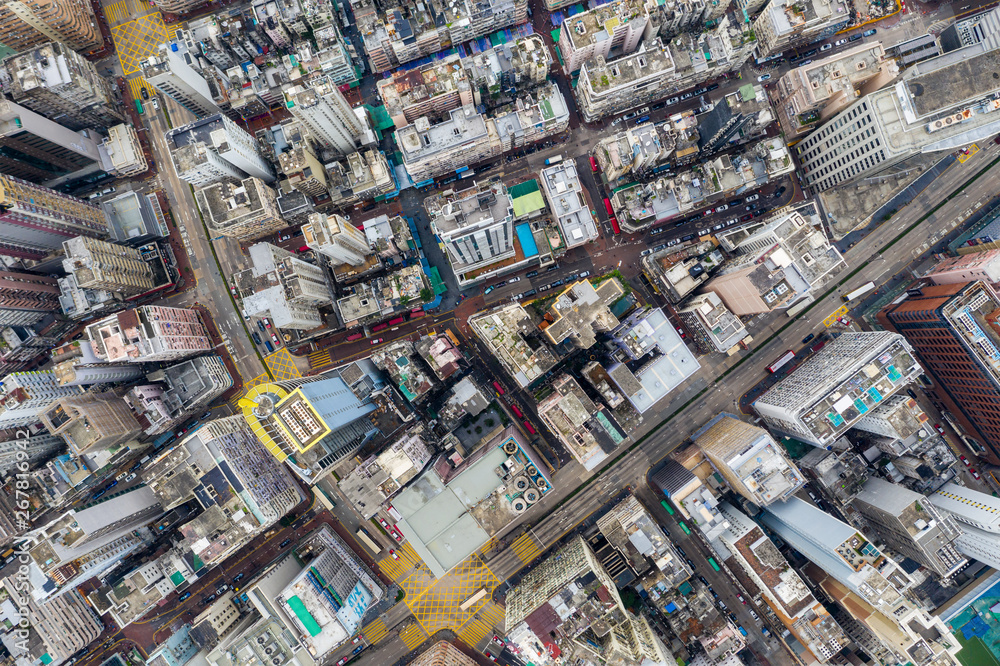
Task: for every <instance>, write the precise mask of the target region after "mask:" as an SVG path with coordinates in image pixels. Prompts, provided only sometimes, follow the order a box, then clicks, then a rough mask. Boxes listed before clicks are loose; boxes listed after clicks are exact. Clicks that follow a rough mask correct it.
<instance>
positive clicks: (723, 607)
mask: <svg viewBox="0 0 1000 666" xmlns="http://www.w3.org/2000/svg"><path fill="white" fill-rule="evenodd" d="M719 608H721V609H722V610H729V607H728V606H726V602H725V601H723V600H722V599H719Z"/></svg>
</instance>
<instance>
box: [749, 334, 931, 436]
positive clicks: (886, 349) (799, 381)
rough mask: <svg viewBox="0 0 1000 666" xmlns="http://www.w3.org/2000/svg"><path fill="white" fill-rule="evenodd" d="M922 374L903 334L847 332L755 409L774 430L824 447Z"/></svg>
mask: <svg viewBox="0 0 1000 666" xmlns="http://www.w3.org/2000/svg"><path fill="white" fill-rule="evenodd" d="M921 372H922V369H921V368H920V365H919V364H918V363H917V360H916V358H915V356H914V353H913V348H912V347H910V345H909V343H908V342H907V341H906V340H905V339H903V336H901V335H897V334H894V333H890V332H888V331H879V332H873V333H867V332H865V333H843V334H841V336H840V337H838V338H837V339H836V340H834V341H833V342H830V343H828V344H827V345H826V346H825V347H823V349H821V350H820V351H819V352H817V353H816V355H815V356H813V357H812V358H810V359H808V360H807V361H805V362H804V363H802V365H800V366H799V367H798V368H796V369H795V370H794V371H793V372H792V373H791V374H789V375H788V376H786V377H785V378H784V379H782V380H781V381H779V382H778V383H777V384H775V385H774V386H772V387H771V388H770V389H769V390H768V391H767V392H766V393H765V394H764V395H762V396H761V397H760V398H758V399H757V401H756V402H754V404H753V406H754V410H755V411H756V412H757V413H758V414H760V415H761V416H762V417H763V418H764V421H765V422H766V423H767V425H768V427H769V428H770V429H771V430H772V431H775V432H778V433H781V434H784V435H788V436H789V437H793V438H795V439H798V440H801V441H803V442H807V443H809V444H812V445H813V446H818V447H820V448H825V447H827V446H829V445H830V444H832V443H833V441H834V440H835V439H837V438H838V437H840V435H842V434H843V433H844V432H845V431H846V430H847V429H848V428H850V427H851V426H852V425H853V424H854V423H855V422H856V421H858V419H860V418H861V417H862V416H863V415H864V414H865V413H867V412H868V411H869V410H871V409H872V408H874V407H876V406H877V405H878V404H879V403H881V402H882V401H883V400H885V399H886V398H888V397H889V396H891V395H892V394H894V393H895V392H896V391H899V390H901V389H902V388H903V387H904V386H906V385H907V384H909V383H910V382H912V381H914V380H915V379H916V377H917V375H919V374H920V373H921Z"/></svg>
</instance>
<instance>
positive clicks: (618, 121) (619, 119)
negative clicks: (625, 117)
mask: <svg viewBox="0 0 1000 666" xmlns="http://www.w3.org/2000/svg"><path fill="white" fill-rule="evenodd" d="M621 121H622V119H621V118H615V119H614V120H612V121H611V126H612V127H614V126H615V125H617V124H618V123H620V122H621Z"/></svg>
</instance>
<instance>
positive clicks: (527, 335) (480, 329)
mask: <svg viewBox="0 0 1000 666" xmlns="http://www.w3.org/2000/svg"><path fill="white" fill-rule="evenodd" d="M469 326H471V327H472V329H473V330H474V331H475V332H476V334H478V335H479V337H480V339H482V340H483V342H485V343H486V344H487V345H488V347H489V348H490V350H491V351H492V352H493V355H494V356H496V357H497V358H498V359H499V360H500V362H501V363H502V364H503V365H504V367H505V368H506V370H507V371H508V372H509V373H510V374H511V376H513V377H514V379H515V380H516V381H517V383H518V384H519V385H520V386H522V387H524V386H528V385H530V384H532V383H533V382H534V381H536V380H537V379H539V378H540V377H542V375H544V374H545V373H546V372H548V371H549V370H550V369H552V367H553V366H554V365H555V364H556V358H555V356H554V355H553V354H552V352H551V351H550V350H549V348H548V347H547V346H546V345H545V344H544V343H543V342H542V341H541V340H540V339H539V337H538V336H537V335H536V334H537V332H538V328H537V327H536V326H535V324H534V323H533V322H532V321H531V317H529V316H528V313H527V312H526V311H525V309H524V308H523V307H521V305H520V304H517V303H514V304H511V305H507V306H504V307H501V308H498V309H495V310H492V311H488V312H484V313H482V314H479V315H476V316H475V317H473V318H470V319H469ZM675 335H676V333H675Z"/></svg>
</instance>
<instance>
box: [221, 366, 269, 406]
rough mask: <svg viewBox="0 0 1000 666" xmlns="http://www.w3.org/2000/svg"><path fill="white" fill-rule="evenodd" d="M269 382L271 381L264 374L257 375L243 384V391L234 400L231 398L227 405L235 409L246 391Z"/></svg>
mask: <svg viewBox="0 0 1000 666" xmlns="http://www.w3.org/2000/svg"><path fill="white" fill-rule="evenodd" d="M269 381H271V378H270V377H268V376H267V375H266V374H264V375H257V376H256V377H254V378H253V379H251V380H250V381H248V382H243V391H242V392H240V393H239V394H238V395H237V396H236V397H235V398H233V399H232V400H230V401H229V404H230V405H232V406H233V407H235V406H236V403H238V402H239V401H240V400H241V399H242V398H243V395H244V394H245V393H246V392H247V391H249V390H250V389H252V388H253V387H254V386H260V385H261V384H266V383H268V382H269Z"/></svg>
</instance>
